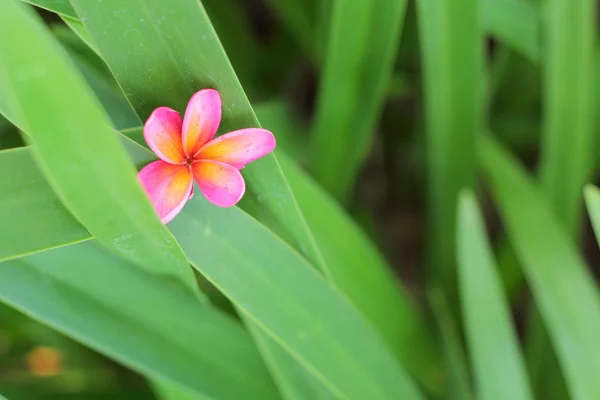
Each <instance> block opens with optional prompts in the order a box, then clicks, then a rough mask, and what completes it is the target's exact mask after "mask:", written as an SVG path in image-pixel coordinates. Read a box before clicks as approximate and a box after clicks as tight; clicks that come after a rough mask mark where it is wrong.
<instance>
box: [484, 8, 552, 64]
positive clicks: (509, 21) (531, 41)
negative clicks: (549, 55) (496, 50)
mask: <svg viewBox="0 0 600 400" xmlns="http://www.w3.org/2000/svg"><path fill="white" fill-rule="evenodd" d="M480 2H481V10H482V11H483V26H484V27H485V30H486V32H488V33H490V34H491V35H492V36H493V37H494V38H495V39H497V40H499V41H500V42H502V43H504V44H505V45H507V46H510V47H511V48H512V49H515V50H516V51H518V52H519V53H521V54H522V55H524V56H526V57H527V58H528V59H529V60H531V61H533V62H539V61H540V55H541V54H540V53H541V38H540V33H541V32H540V21H539V15H538V10H537V9H536V7H535V6H534V5H533V4H531V2H530V1H528V0H480Z"/></svg>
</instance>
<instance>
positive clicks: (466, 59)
mask: <svg viewBox="0 0 600 400" xmlns="http://www.w3.org/2000/svg"><path fill="white" fill-rule="evenodd" d="M417 14H418V15H417V16H418V21H419V33H420V40H421V53H422V54H421V58H422V64H423V72H424V77H423V81H424V86H425V127H426V130H427V134H426V143H427V144H426V151H427V170H428V184H429V193H428V199H429V200H428V201H429V204H428V212H429V237H428V238H429V247H428V255H429V258H430V265H431V267H432V268H433V270H432V278H433V279H435V280H441V281H444V282H445V283H447V284H448V287H449V288H451V287H452V286H455V285H453V284H452V282H454V276H455V275H454V267H453V262H452V260H454V259H455V257H454V253H455V252H454V243H455V240H454V237H455V232H456V231H455V225H456V223H455V215H456V214H455V213H456V201H457V195H458V191H459V190H461V189H462V188H464V187H471V185H472V184H473V179H474V171H475V138H476V135H477V134H478V133H479V132H481V131H482V124H483V106H482V99H483V97H482V95H483V32H482V29H481V21H480V11H479V2H478V1H476V0H460V1H455V2H452V3H450V2H446V1H437V0H418V1H417ZM449 300H450V301H452V298H450V299H449Z"/></svg>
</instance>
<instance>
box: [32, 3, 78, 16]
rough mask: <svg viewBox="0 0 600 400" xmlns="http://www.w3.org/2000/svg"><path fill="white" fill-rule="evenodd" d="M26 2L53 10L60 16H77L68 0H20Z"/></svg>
mask: <svg viewBox="0 0 600 400" xmlns="http://www.w3.org/2000/svg"><path fill="white" fill-rule="evenodd" d="M22 1H24V2H26V3H29V4H33V5H34V6H37V7H40V8H43V9H45V10H48V11H52V12H55V13H57V14H60V15H61V16H65V17H70V18H77V15H76V14H75V10H73V7H71V4H70V3H69V0H22Z"/></svg>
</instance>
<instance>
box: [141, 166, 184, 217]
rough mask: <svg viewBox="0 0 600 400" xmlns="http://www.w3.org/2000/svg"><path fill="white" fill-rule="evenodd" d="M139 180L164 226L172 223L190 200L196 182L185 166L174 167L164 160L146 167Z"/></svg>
mask: <svg viewBox="0 0 600 400" xmlns="http://www.w3.org/2000/svg"><path fill="white" fill-rule="evenodd" d="M138 179H139V181H140V183H141V184H142V186H143V187H144V189H145V190H146V193H148V196H149V197H150V201H151V202H152V204H153V205H154V208H155V209H156V212H157V213H158V216H159V217H160V220H161V221H162V222H163V224H166V223H167V222H169V221H171V220H172V219H173V218H175V216H176V215H177V214H179V211H181V209H182V208H183V206H184V204H185V202H186V201H188V199H189V198H190V194H191V191H192V188H193V187H194V180H193V179H192V171H191V170H190V168H189V167H187V166H185V165H173V164H169V163H167V162H164V161H162V160H158V161H154V162H152V163H150V164H148V165H146V166H145V167H144V168H142V170H141V171H140V172H139V174H138Z"/></svg>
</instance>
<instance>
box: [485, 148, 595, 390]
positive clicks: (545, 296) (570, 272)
mask: <svg viewBox="0 0 600 400" xmlns="http://www.w3.org/2000/svg"><path fill="white" fill-rule="evenodd" d="M480 150H481V153H480V157H481V163H482V165H483V168H484V170H485V172H486V175H487V179H488V181H489V184H490V186H491V189H492V192H493V194H494V200H495V201H496V203H497V205H498V208H499V209H500V212H501V215H502V217H503V222H504V224H505V226H506V229H507V233H508V236H509V238H510V240H511V243H512V245H513V247H514V248H515V251H516V253H517V256H518V258H519V261H520V262H521V264H522V266H523V269H524V272H525V275H526V277H527V280H528V282H529V284H530V286H531V289H532V292H533V295H534V299H535V301H536V305H537V307H538V308H539V310H540V312H541V315H542V318H543V320H544V323H545V325H546V328H547V330H548V333H549V336H550V339H551V341H552V344H553V345H554V349H555V350H556V353H557V356H558V360H559V362H560V364H561V369H562V371H563V372H564V375H565V379H566V382H567V385H568V388H569V391H570V394H571V396H572V397H573V399H577V400H579V399H596V398H600V381H599V380H598V379H597V378H598V373H599V371H600V342H598V337H599V335H600V297H599V296H598V290H597V288H596V286H595V285H594V279H593V277H592V276H591V275H590V273H589V270H588V267H587V265H586V264H585V262H584V261H583V259H582V257H581V255H580V254H579V253H578V252H577V250H576V247H575V245H574V243H573V242H572V240H571V238H570V237H569V235H568V234H567V233H566V230H565V229H564V227H563V225H562V224H560V223H559V221H558V219H557V217H556V215H555V214H554V213H553V212H552V210H551V208H550V205H549V204H548V203H547V202H545V201H544V198H543V197H541V196H540V194H539V193H538V191H537V190H536V187H535V186H534V184H533V182H532V181H531V180H530V179H528V177H527V175H526V174H525V172H524V171H523V169H522V168H521V167H520V166H519V165H518V163H517V162H516V161H515V160H514V159H513V158H511V156H510V155H509V154H507V153H506V152H505V151H504V150H503V149H501V148H500V147H499V145H497V144H496V143H494V142H493V141H492V139H490V138H486V139H485V141H483V143H482V146H481V148H480Z"/></svg>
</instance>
